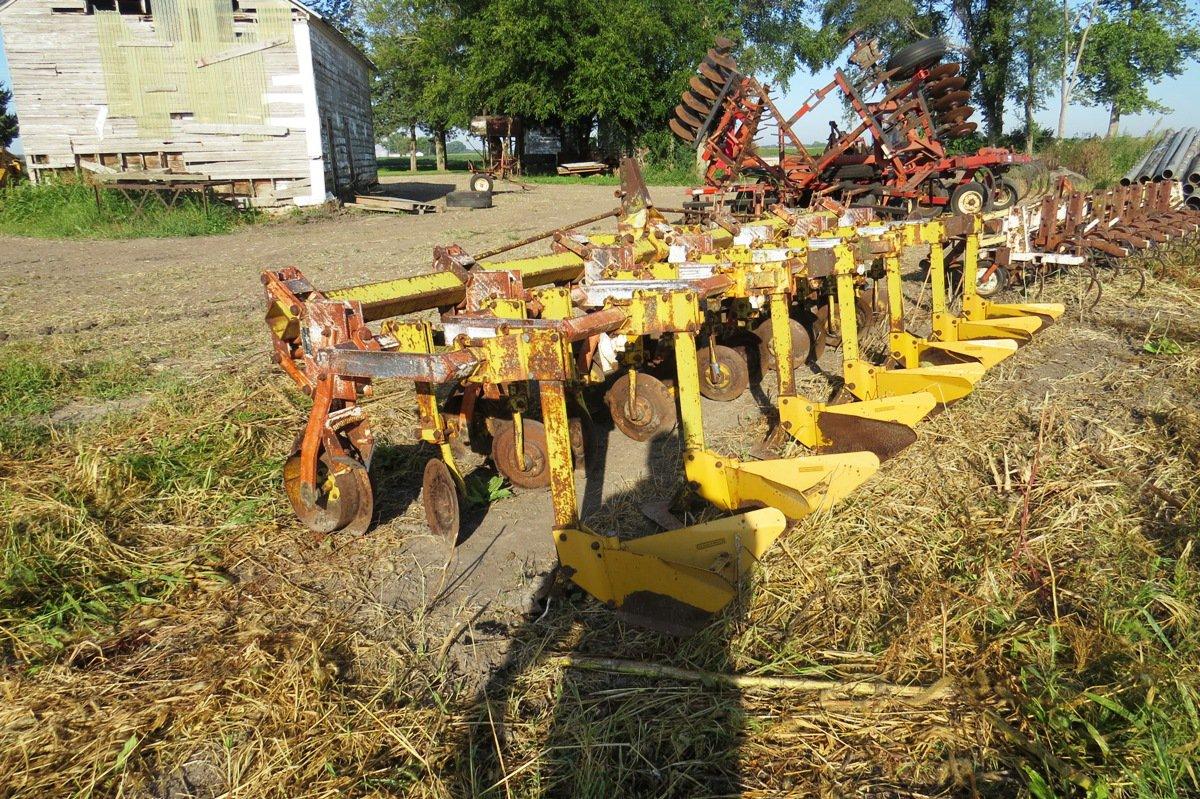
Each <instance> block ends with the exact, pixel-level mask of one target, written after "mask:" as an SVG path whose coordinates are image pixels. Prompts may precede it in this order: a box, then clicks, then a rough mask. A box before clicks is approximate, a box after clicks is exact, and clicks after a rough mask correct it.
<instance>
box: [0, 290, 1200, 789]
mask: <svg viewBox="0 0 1200 799" xmlns="http://www.w3.org/2000/svg"><path fill="white" fill-rule="evenodd" d="M1130 279H1131V278H1130V276H1123V277H1122V278H1121V281H1119V282H1118V283H1116V284H1112V285H1109V286H1107V287H1106V288H1107V289H1108V291H1107V293H1106V297H1105V299H1104V300H1103V301H1102V303H1101V305H1100V306H1099V307H1098V308H1097V309H1096V310H1095V311H1094V312H1091V313H1087V314H1084V315H1083V320H1082V321H1079V320H1078V318H1076V319H1075V320H1064V321H1063V322H1062V323H1061V324H1060V325H1058V326H1056V327H1055V328H1053V329H1051V330H1049V331H1047V332H1046V333H1045V334H1044V335H1042V336H1040V337H1039V338H1038V340H1037V341H1036V342H1035V343H1033V344H1031V345H1030V346H1029V347H1027V348H1025V349H1024V350H1023V351H1021V352H1020V353H1018V355H1017V356H1016V357H1015V358H1013V359H1011V360H1010V361H1009V362H1006V363H1005V364H1004V365H1002V366H1000V367H999V368H997V369H996V370H994V371H993V373H992V374H990V375H989V376H988V378H987V379H986V380H985V382H984V383H983V384H981V386H980V388H979V390H978V391H977V392H976V394H974V395H973V396H971V397H970V398H968V399H967V400H965V401H964V402H962V403H960V404H959V405H957V406H955V407H953V408H951V409H949V410H947V411H946V412H945V413H943V414H941V415H940V416H938V417H936V418H934V419H932V420H931V421H929V422H928V423H926V424H925V425H923V426H922V428H921V431H920V439H919V442H918V444H917V445H915V446H914V447H912V448H910V449H909V450H908V451H907V452H905V453H904V454H903V455H902V456H901V457H899V458H897V459H896V460H894V461H893V462H891V463H889V464H888V465H887V466H886V467H885V468H884V469H883V471H882V472H881V473H880V474H879V475H878V476H877V477H876V478H875V479H874V480H872V481H871V482H869V483H868V484H867V485H866V486H865V487H864V488H863V490H861V491H859V492H857V493H855V494H854V495H853V496H852V497H851V498H850V499H849V500H848V501H846V502H845V503H843V504H842V505H840V506H839V507H838V508H836V510H835V511H834V512H833V513H831V514H828V515H826V516H823V517H820V518H810V519H808V520H805V521H804V522H803V523H801V524H799V525H798V526H797V527H796V529H794V530H792V531H790V532H789V533H788V534H787V535H786V536H785V537H784V538H783V539H782V540H781V541H780V542H779V544H778V545H777V546H776V547H775V548H774V549H773V550H772V551H771V552H770V553H769V554H768V556H767V557H766V558H765V560H764V562H763V563H762V565H761V568H760V570H759V572H758V574H757V576H756V579H755V581H754V584H753V586H748V587H747V589H746V591H745V593H744V595H743V597H742V598H741V600H740V601H739V602H738V603H736V604H737V606H736V607H733V608H731V609H730V611H729V613H728V614H726V615H725V616H724V617H723V618H722V619H721V620H720V621H719V622H718V623H716V624H714V625H713V626H712V627H711V628H710V629H708V630H706V631H705V632H704V633H702V634H701V635H699V636H696V637H695V638H692V639H689V640H686V641H674V640H671V639H665V638H663V637H660V636H657V635H654V634H650V633H646V632H642V631H638V630H634V629H631V628H627V627H625V626H624V625H623V624H622V623H621V622H620V621H619V620H617V619H616V618H615V617H614V616H613V615H612V614H611V613H609V612H608V611H607V610H605V609H604V608H601V607H599V606H598V605H597V604H596V603H594V602H591V601H589V600H587V599H586V598H583V597H581V596H579V595H578V594H576V593H575V592H571V591H565V592H564V591H562V590H558V591H556V592H554V593H552V594H551V602H550V608H549V610H547V612H546V613H544V614H539V615H533V616H531V617H530V618H529V619H527V620H526V622H525V623H524V624H522V625H521V626H519V627H518V628H516V629H510V630H504V631H488V630H481V629H477V628H476V627H475V626H474V625H473V624H471V623H467V624H465V626H464V634H463V636H462V639H461V641H459V642H458V643H457V644H456V646H460V647H464V648H465V651H466V652H467V653H468V656H469V653H470V652H471V648H472V646H473V643H472V642H474V641H479V640H482V639H483V638H485V637H486V636H488V635H504V636H510V637H511V638H512V641H513V643H512V646H511V649H510V655H509V658H508V661H507V662H506V663H505V665H504V666H503V667H502V668H500V669H498V670H497V671H495V673H494V674H493V675H492V676H491V678H490V679H489V680H488V681H487V682H486V683H485V684H483V685H481V686H480V685H464V684H463V683H462V682H461V681H460V680H459V679H458V675H456V674H455V673H454V672H453V671H451V670H450V669H449V668H448V667H447V666H446V665H445V663H446V661H445V659H444V658H443V657H439V655H441V654H444V652H445V646H446V642H445V640H444V639H443V638H442V637H440V636H432V635H430V634H429V633H428V631H426V630H424V629H422V619H421V615H420V613H414V612H411V611H410V610H408V609H400V608H396V607H392V606H389V605H387V604H385V603H383V602H380V601H379V599H378V598H377V597H375V596H374V595H372V593H371V588H370V586H369V585H368V584H367V581H366V580H365V579H362V573H361V571H360V570H359V569H358V568H357V567H358V563H359V559H361V560H372V559H374V558H377V557H379V556H380V555H381V552H379V551H376V550H373V549H372V548H373V547H382V546H383V544H381V543H378V542H376V543H373V542H371V541H369V540H368V541H366V542H363V543H362V544H360V545H359V546H358V547H357V548H355V547H335V546H333V545H332V544H331V542H329V541H324V542H320V541H313V540H312V539H311V537H309V536H308V535H306V534H305V533H303V532H302V531H300V530H298V529H297V527H296V525H295V524H294V523H293V522H292V521H291V519H290V517H289V515H288V513H287V510H286V508H285V507H284V503H283V502H282V501H281V499H280V497H279V496H278V495H279V492H278V490H277V486H276V484H275V475H276V474H277V469H278V464H279V456H280V455H281V454H282V452H283V451H284V449H285V448H286V446H287V443H288V441H289V440H290V436H291V434H292V432H293V431H294V430H295V429H296V423H297V420H298V418H299V414H300V412H301V411H300V409H301V408H302V407H303V404H302V403H301V402H299V401H298V400H296V399H295V398H290V397H285V396H284V395H282V394H281V393H279V392H278V391H277V390H276V389H275V388H270V389H264V388H263V387H262V386H263V385H264V384H263V382H262V381H261V380H254V381H249V380H248V379H245V378H242V377H239V376H238V375H237V374H217V375H213V376H211V377H209V378H208V379H206V380H204V381H202V382H201V383H198V384H189V385H185V386H182V387H174V388H173V389H171V390H170V391H167V392H165V393H164V394H163V395H162V396H161V397H160V399H159V400H158V401H157V402H156V403H155V404H154V405H153V406H151V407H150V408H149V409H148V410H146V411H144V412H142V413H139V414H136V415H134V416H133V417H131V418H116V419H114V418H108V419H106V420H105V421H103V422H101V423H98V424H95V425H91V426H88V427H85V428H82V429H78V430H74V431H66V432H61V433H59V434H56V437H55V438H53V439H52V440H50V441H47V442H44V443H43V444H41V445H39V446H38V448H37V449H36V451H35V453H34V454H32V455H30V454H28V453H26V454H13V453H7V454H3V455H0V477H2V478H3V481H2V482H3V488H2V489H0V498H2V499H0V502H2V503H3V504H2V507H3V511H4V516H5V521H4V528H3V545H4V553H5V554H4V557H5V558H6V561H5V569H6V575H9V576H11V575H12V574H13V569H14V559H21V558H31V557H32V558H37V559H38V562H39V563H41V564H43V566H44V569H45V573H44V575H43V577H44V578H45V579H47V580H58V581H60V582H61V585H60V586H59V587H60V588H61V589H62V590H61V591H54V592H50V591H47V590H44V589H45V586H43V588H42V589H40V590H43V594H37V592H36V591H35V590H34V589H32V588H30V589H29V590H28V591H26V593H25V594H7V595H6V597H7V600H6V603H7V604H6V606H5V608H4V618H3V619H2V620H0V631H2V632H3V635H4V644H3V646H4V667H3V672H2V673H0V695H2V696H3V701H2V702H0V796H14V797H15V796H23V797H24V796H28V797H34V796H38V797H40V796H68V795H101V796H171V797H182V796H189V795H191V796H211V797H215V796H239V797H295V796H330V797H332V796H422V797H452V796H453V797H459V796H470V795H491V796H497V797H531V796H572V797H586V796H597V797H599V796H618V795H624V796H650V795H653V796H681V797H682V796H688V797H693V796H716V795H740V796H781V795H795V796H809V795H826V796H834V795H846V794H852V793H853V794H863V795H875V796H891V795H903V796H927V795H959V794H964V793H968V794H969V793H971V792H974V791H980V792H983V793H989V794H1000V795H1010V794H1013V793H1017V792H1020V791H1022V790H1033V791H1034V792H1038V791H1043V789H1044V790H1050V789H1053V790H1054V791H1055V792H1057V793H1058V794H1060V795H1062V794H1066V793H1069V792H1071V791H1086V790H1088V789H1089V788H1090V789H1091V790H1093V791H1099V790H1100V786H1103V788H1104V790H1107V791H1108V793H1109V795H1124V796H1132V795H1139V794H1142V795H1154V794H1157V793H1158V792H1159V790H1160V789H1164V788H1165V787H1166V786H1172V785H1173V786H1176V788H1177V790H1179V791H1180V792H1195V791H1198V790H1200V785H1197V782H1196V778H1195V777H1194V776H1193V771H1192V769H1193V768H1194V763H1195V759H1196V753H1195V749H1194V741H1195V740H1196V737H1197V736H1198V735H1200V719H1198V717H1197V713H1196V704H1195V703H1196V698H1197V688H1198V687H1200V674H1198V673H1197V672H1198V668H1197V666H1196V663H1197V662H1198V661H1197V634H1196V621H1197V612H1198V605H1197V599H1198V593H1200V582H1198V581H1197V572H1196V567H1195V564H1194V558H1195V554H1194V545H1193V539H1194V535H1195V530H1196V520H1197V518H1198V514H1197V511H1196V508H1197V502H1200V498H1198V496H1197V494H1198V492H1200V479H1197V466H1198V459H1200V426H1198V425H1200V417H1198V414H1197V412H1196V404H1195V400H1194V397H1195V394H1196V391H1197V389H1198V388H1200V350H1197V348H1196V345H1195V343H1194V342H1195V338H1194V334H1193V333H1192V332H1191V331H1194V330H1195V322H1194V319H1195V318H1196V312H1197V310H1198V308H1200V303H1198V301H1197V295H1196V293H1195V288H1194V287H1192V286H1186V285H1181V284H1179V283H1175V282H1173V281H1158V280H1152V281H1151V282H1150V284H1149V286H1148V289H1147V292H1146V294H1145V295H1144V296H1143V297H1141V298H1139V299H1136V300H1132V301H1129V302H1126V301H1125V300H1124V299H1123V298H1122V296H1121V293H1122V289H1123V288H1125V289H1127V288H1128V285H1127V283H1126V282H1125V281H1129V280H1130ZM1048 291H1049V292H1051V293H1053V292H1054V291H1056V288H1055V286H1054V285H1053V284H1052V285H1051V286H1050V287H1049V288H1048ZM1164 340H1170V341H1172V342H1174V343H1175V344H1176V345H1177V346H1176V347H1175V348H1172V347H1168V346H1166V345H1162V342H1163V341H1164ZM1151 345H1155V346H1151ZM1157 345H1162V346H1157ZM1151 350H1155V352H1151ZM1168 351H1169V352H1170V354H1167V353H1168ZM269 380H270V379H269ZM276 385H278V384H276ZM263 391H267V392H270V395H269V396H263V395H261V394H259V393H258V392H263ZM378 405H379V406H380V409H385V408H390V409H392V410H391V413H394V414H395V416H394V417H393V418H391V421H390V422H385V423H384V427H385V428H386V429H387V430H389V435H395V436H397V437H399V436H401V435H403V433H402V431H404V430H406V429H408V428H409V427H411V417H407V416H406V415H405V414H406V413H407V410H406V409H407V407H408V403H407V401H406V399H405V397H403V396H399V395H397V396H396V397H393V398H383V399H382V400H381V401H380V402H379V403H378ZM384 416H387V414H384ZM719 443H720V445H721V446H723V447H728V448H731V451H732V450H735V449H736V448H737V442H733V441H721V442H719ZM747 443H752V442H742V444H743V445H744V444H747ZM415 466H416V465H415V464H412V463H407V461H405V460H404V459H403V458H402V457H400V456H397V458H396V459H394V460H393V462H392V463H390V464H389V468H391V469H392V470H393V474H392V476H383V479H384V480H385V481H386V480H398V481H399V480H404V479H411V477H412V472H414V471H415ZM643 488H644V487H641V486H632V487H631V496H632V495H634V494H636V492H637V491H640V490H642V489H643ZM653 488H654V490H655V491H661V490H662V487H661V486H655V487H653ZM1166 497H1170V498H1171V500H1170V501H1169V500H1168V499H1166ZM628 505H629V507H628V508H624V510H622V509H620V508H618V509H616V511H613V512H618V511H620V512H628V513H630V514H636V512H637V507H636V502H634V501H633V499H631V500H630V502H629V503H628ZM408 512H414V511H411V510H410V511H408ZM355 553H357V554H355ZM114 563H119V564H120V566H119V568H114V566H113V564H114ZM113 585H117V586H122V587H121V588H119V589H114V588H113V587H112V586H113ZM68 589H73V590H75V591H76V595H75V596H73V597H72V598H71V599H72V600H74V601H75V602H76V603H77V604H79V605H80V606H81V607H84V608H85V609H86V607H88V603H89V602H91V601H93V600H99V601H101V602H103V603H107V604H108V605H110V606H111V607H110V610H112V611H113V612H111V613H109V612H106V611H105V610H104V609H103V608H100V607H95V608H93V612H92V613H91V615H87V614H84V615H79V614H77V613H75V611H74V610H72V609H71V608H70V601H69V600H68V599H66V598H64V595H63V591H66V590H68ZM130 590H136V591H137V593H138V596H137V597H136V598H135V597H131V596H130V594H129V592H130ZM122 591H123V592H124V593H123V594H122V593H121V592H122ZM51 600H53V601H54V603H58V604H57V605H55V607H59V608H60V611H61V612H60V614H59V615H60V616H61V617H62V621H61V623H60V622H59V621H58V620H55V619H48V618H47V617H46V616H45V613H46V612H47V608H48V607H49V605H50V604H51ZM118 600H119V601H118ZM62 603H66V609H62V607H63V605H62ZM39 614H40V615H39ZM72 620H74V621H72ZM110 620H111V621H110ZM464 621H469V617H468V616H464ZM571 654H575V655H579V656H580V657H583V656H598V657H604V658H623V659H627V660H634V661H639V662H643V663H661V664H666V665H669V666H672V667H676V668H680V669H688V670H693V671H707V672H718V673H722V674H739V675H752V676H775V677H804V678H812V679H820V680H835V681H843V682H845V681H849V682H855V681H861V680H875V681H885V682H888V683H893V684H897V685H921V686H930V685H948V686H952V690H950V691H948V692H947V693H946V694H945V695H944V696H943V695H941V694H939V695H938V698H937V699H936V700H934V701H921V702H912V701H904V699H903V698H886V699H869V700H862V699H856V698H854V697H851V696H837V695H821V694H809V693H803V692H801V693H795V692H791V691H781V690H778V689H775V688H770V689H764V688H761V687H754V686H751V687H746V686H742V687H738V686H712V685H707V684H703V683H696V682H690V681H682V680H673V679H670V678H669V677H666V678H664V677H662V676H650V677H645V676H632V675H628V674H616V673H611V672H606V671H594V670H580V669H574V668H571V667H569V666H568V665H566V664H567V662H568V661H567V660H564V658H563V655H571ZM1044 795H1048V794H1044ZM1097 795H1100V794H1099V793H1097Z"/></svg>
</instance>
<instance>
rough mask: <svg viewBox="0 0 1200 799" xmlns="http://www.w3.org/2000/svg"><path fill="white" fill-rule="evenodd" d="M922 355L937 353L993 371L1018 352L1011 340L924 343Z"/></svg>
mask: <svg viewBox="0 0 1200 799" xmlns="http://www.w3.org/2000/svg"><path fill="white" fill-rule="evenodd" d="M920 349H921V355H924V354H925V353H926V352H929V351H931V350H932V351H935V352H943V353H947V354H949V355H950V356H952V357H958V358H960V359H971V360H973V361H976V362H978V363H979V365H980V366H982V367H983V368H984V369H991V368H992V367H993V366H995V365H996V364H998V363H1000V362H1001V361H1003V360H1004V359H1006V358H1008V357H1011V356H1012V355H1013V354H1014V353H1015V352H1016V351H1017V342H1016V341H1014V340H1012V339H1010V338H997V339H988V338H985V339H977V340H973V341H923V342H921V345H920Z"/></svg>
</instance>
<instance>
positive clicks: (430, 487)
mask: <svg viewBox="0 0 1200 799" xmlns="http://www.w3.org/2000/svg"><path fill="white" fill-rule="evenodd" d="M421 505H422V507H424V508H425V522H426V523H427V524H428V525H429V529H430V531H431V532H432V533H433V534H434V535H436V536H438V537H439V538H442V539H444V540H445V541H446V543H448V544H449V545H450V546H454V545H455V544H457V543H458V531H459V526H460V523H461V520H462V517H461V514H460V511H459V502H458V483H457V482H455V480H454V476H453V475H452V474H450V467H449V466H447V465H446V462H445V461H443V460H442V459H441V458H430V459H429V460H428V461H427V462H426V463H425V477H424V479H422V480H421Z"/></svg>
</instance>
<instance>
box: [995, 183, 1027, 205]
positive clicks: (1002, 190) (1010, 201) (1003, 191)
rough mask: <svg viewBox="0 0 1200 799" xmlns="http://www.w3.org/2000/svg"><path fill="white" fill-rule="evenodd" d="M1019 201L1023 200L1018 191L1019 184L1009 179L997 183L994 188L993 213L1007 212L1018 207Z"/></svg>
mask: <svg viewBox="0 0 1200 799" xmlns="http://www.w3.org/2000/svg"><path fill="white" fill-rule="evenodd" d="M1019 199H1021V194H1020V192H1019V191H1018V190H1017V184H1015V183H1013V182H1012V181H1011V180H1009V179H1008V178H1001V179H1000V180H997V181H996V185H995V186H994V187H993V188H992V210H993V211H1006V210H1008V209H1009V208H1012V207H1013V206H1014V205H1016V204H1017V200H1019Z"/></svg>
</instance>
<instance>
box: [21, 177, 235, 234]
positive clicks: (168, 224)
mask: <svg viewBox="0 0 1200 799" xmlns="http://www.w3.org/2000/svg"><path fill="white" fill-rule="evenodd" d="M135 196H136V195H135ZM135 208H136V206H135V204H134V203H133V202H131V201H130V200H129V199H128V198H126V197H125V196H123V195H122V194H121V193H120V192H117V191H113V190H102V191H101V192H100V205H99V207H97V205H96V196H95V194H94V192H93V189H92V187H91V186H87V185H85V184H83V183H79V182H76V181H69V180H59V181H48V182H45V183H39V184H33V183H20V184H17V185H15V186H11V187H8V188H6V189H3V190H0V234H3V235H9V236H31V237H37V238H81V239H88V238H93V239H136V238H166V237H174V236H207V235H212V234H218V233H228V232H230V231H232V230H234V229H236V228H237V227H239V226H241V225H244V224H247V223H249V222H252V221H253V220H254V219H255V218H256V216H255V214H253V213H250V212H245V211H239V210H237V209H235V208H232V207H230V206H228V205H226V204H224V203H221V202H216V201H214V202H211V203H210V204H209V208H208V210H207V212H206V211H205V209H204V205H203V201H202V199H201V198H199V197H196V196H189V195H184V196H182V197H180V198H179V200H177V201H176V202H175V204H174V205H171V206H169V207H164V206H163V205H162V203H160V202H159V201H158V200H157V199H156V198H154V197H149V198H147V200H146V202H145V204H144V205H143V207H142V211H141V212H140V213H137V214H135V213H134V211H135Z"/></svg>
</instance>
